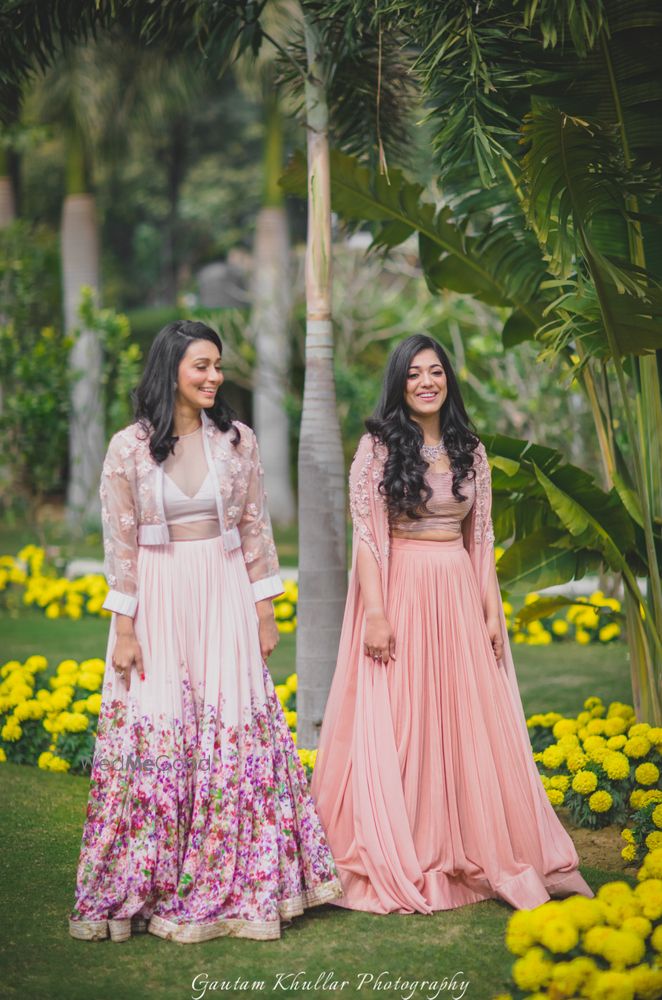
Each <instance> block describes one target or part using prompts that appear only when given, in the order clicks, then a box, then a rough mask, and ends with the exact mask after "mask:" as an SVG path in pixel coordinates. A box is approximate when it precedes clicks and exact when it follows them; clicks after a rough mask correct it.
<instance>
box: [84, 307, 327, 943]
mask: <svg viewBox="0 0 662 1000" xmlns="http://www.w3.org/2000/svg"><path fill="white" fill-rule="evenodd" d="M221 354H222V346H221V342H220V340H219V338H218V336H217V335H216V334H215V333H214V331H212V330H210V329H209V328H208V327H206V326H205V325H204V324H202V323H193V322H188V321H184V322H179V323H172V324H169V325H168V326H166V327H164V329H163V330H161V332H160V333H159V334H158V336H157V337H156V339H155V341H154V343H153V345H152V348H151V350H150V354H149V357H148V359H147V364H146V367H145V372H144V375H143V378H142V380H141V383H140V385H139V386H138V388H137V390H136V392H135V394H134V404H135V415H136V422H135V423H132V424H131V425H130V426H128V427H126V428H124V429H123V430H121V431H119V433H117V434H115V435H114V437H113V438H112V440H111V442H110V445H109V447H108V452H107V455H106V459H105V462H104V466H103V473H102V479H101V489H100V495H101V501H102V517H103V535H104V548H105V557H106V573H107V577H108V583H109V586H110V590H109V593H108V596H107V598H106V601H105V603H104V607H105V608H107V609H108V610H110V611H112V612H113V616H112V620H111V623H110V631H109V637H108V648H107V656H106V670H105V676H104V684H103V693H102V704H101V711H100V715H99V725H98V731H97V740H96V747H95V754H94V762H93V767H92V774H91V784H90V796H89V803H88V808H87V817H86V820H85V826H84V830H83V840H82V848H81V855H80V861H79V866H78V880H77V887H76V899H75V904H74V908H73V911H72V913H71V914H70V919H69V929H70V933H71V934H72V935H73V936H74V937H77V938H82V939H88V940H98V939H102V938H105V937H107V936H108V935H110V937H111V938H112V939H113V940H115V941H121V940H125V939H126V938H128V937H130V935H131V933H132V932H136V931H141V930H148V931H150V932H151V933H152V934H156V935H158V936H160V937H164V938H171V939H173V940H176V941H180V942H194V941H203V940H207V939H209V938H213V937H217V936H219V935H226V934H229V935H233V936H237V937H248V938H254V939H270V938H278V937H279V936H280V932H281V920H283V919H285V920H287V919H289V918H291V917H293V916H295V915H297V914H301V913H302V912H303V910H304V908H305V907H308V906H315V905H317V904H319V903H323V902H327V901H330V900H332V899H334V898H336V897H337V896H338V895H340V893H341V888H340V883H339V881H338V878H337V875H336V870H335V867H334V863H333V859H332V857H331V854H330V851H329V848H328V846H327V843H326V840H325V837H324V834H323V832H322V829H321V826H320V823H319V820H318V818H317V815H316V812H315V808H314V805H313V802H312V799H311V797H310V795H309V791H308V785H307V781H306V776H305V772H304V770H303V768H302V766H301V763H300V761H299V759H298V756H297V753H296V748H295V746H294V743H293V741H292V737H291V735H290V732H289V730H288V727H287V724H286V722H285V718H284V716H283V712H282V709H281V706H280V704H279V701H278V699H277V697H276V695H275V691H274V685H273V682H272V679H271V676H270V674H269V671H268V669H267V667H266V664H265V662H264V661H265V659H266V657H268V656H269V654H270V653H271V652H272V650H273V649H274V647H275V645H276V642H277V638H278V633H277V628H276V624H275V621H274V615H273V607H272V598H273V597H275V596H277V595H278V594H280V593H282V589H283V588H282V584H281V580H280V577H279V569H278V561H277V556H276V550H275V546H274V544H273V538H272V534H271V524H270V520H269V515H268V512H267V509H266V506H265V494H264V490H263V485H262V469H261V466H260V459H259V454H258V449H257V444H256V440H255V435H254V434H253V432H252V431H251V430H250V429H249V428H248V427H247V426H246V425H245V424H242V423H240V422H239V421H237V420H234V419H232V415H231V413H230V411H229V410H228V408H227V406H226V405H225V403H224V402H223V400H222V398H221V396H220V394H219V393H218V389H219V387H220V385H221V383H222V381H223V374H222V371H221Z"/></svg>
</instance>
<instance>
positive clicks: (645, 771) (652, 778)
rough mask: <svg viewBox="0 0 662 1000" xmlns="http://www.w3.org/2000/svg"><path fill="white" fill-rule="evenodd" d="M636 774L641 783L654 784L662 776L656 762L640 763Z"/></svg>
mask: <svg viewBox="0 0 662 1000" xmlns="http://www.w3.org/2000/svg"><path fill="white" fill-rule="evenodd" d="M634 776H635V778H636V779H637V781H638V782H639V784H640V785H654V784H655V783H656V782H657V781H659V778H660V771H659V768H657V767H656V766H655V764H650V763H647V764H640V765H639V767H638V768H637V769H636V770H635V772H634Z"/></svg>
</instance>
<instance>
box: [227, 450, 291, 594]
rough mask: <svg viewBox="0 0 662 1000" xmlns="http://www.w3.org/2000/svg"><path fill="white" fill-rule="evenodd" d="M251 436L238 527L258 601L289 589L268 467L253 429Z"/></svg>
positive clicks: (249, 575) (249, 574)
mask: <svg viewBox="0 0 662 1000" xmlns="http://www.w3.org/2000/svg"><path fill="white" fill-rule="evenodd" d="M250 435H251V439H250V440H251V453H250V458H249V462H250V469H249V474H248V488H247V492H246V504H245V506H244V510H243V513H242V515H241V519H240V520H239V523H238V524H237V527H238V529H239V535H240V538H241V548H242V551H243V554H244V560H245V562H246V568H247V570H248V577H249V579H250V581H251V584H252V587H253V596H254V598H255V600H256V601H261V600H264V598H267V597H277V596H278V595H279V594H282V593H283V591H284V589H285V588H284V587H283V581H282V580H281V578H280V568H279V565H278V554H277V552H276V546H275V544H274V538H273V533H272V530H271V518H270V517H269V511H268V510H267V496H266V493H265V491H264V469H263V468H262V463H261V462H260V453H259V451H258V446H257V439H256V437H255V434H254V433H253V431H250Z"/></svg>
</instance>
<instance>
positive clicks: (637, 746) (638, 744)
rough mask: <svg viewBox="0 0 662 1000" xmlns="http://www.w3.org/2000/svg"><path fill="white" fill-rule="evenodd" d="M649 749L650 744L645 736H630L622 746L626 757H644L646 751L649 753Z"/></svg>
mask: <svg viewBox="0 0 662 1000" xmlns="http://www.w3.org/2000/svg"><path fill="white" fill-rule="evenodd" d="M650 749H651V744H650V743H649V741H648V740H647V739H646V737H645V736H632V737H631V738H630V739H629V740H628V741H627V743H626V744H625V746H624V747H623V752H624V753H626V754H627V755H628V757H634V758H639V757H645V756H646V754H647V753H650Z"/></svg>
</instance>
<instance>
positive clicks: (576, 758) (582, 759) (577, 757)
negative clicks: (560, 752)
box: [566, 750, 588, 773]
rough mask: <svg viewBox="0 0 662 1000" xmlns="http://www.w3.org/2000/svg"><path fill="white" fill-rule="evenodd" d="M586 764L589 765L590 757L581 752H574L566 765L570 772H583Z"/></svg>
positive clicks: (570, 754)
mask: <svg viewBox="0 0 662 1000" xmlns="http://www.w3.org/2000/svg"><path fill="white" fill-rule="evenodd" d="M585 764H588V757H587V756H586V754H585V753H583V752H582V751H581V750H572V751H571V752H570V753H569V754H568V756H567V758H566V765H567V768H568V770H569V771H571V772H572V773H574V772H575V771H581V769H582V768H583V767H584V765H585Z"/></svg>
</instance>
